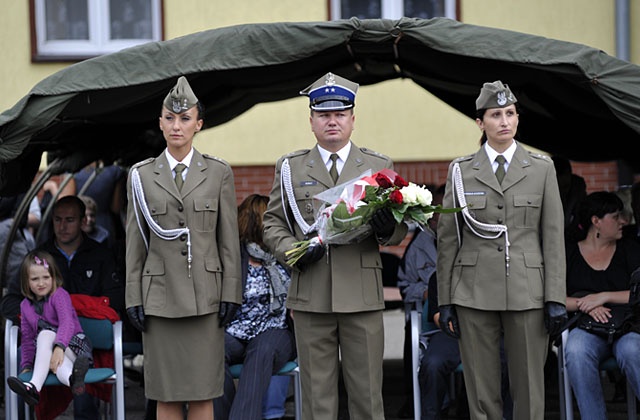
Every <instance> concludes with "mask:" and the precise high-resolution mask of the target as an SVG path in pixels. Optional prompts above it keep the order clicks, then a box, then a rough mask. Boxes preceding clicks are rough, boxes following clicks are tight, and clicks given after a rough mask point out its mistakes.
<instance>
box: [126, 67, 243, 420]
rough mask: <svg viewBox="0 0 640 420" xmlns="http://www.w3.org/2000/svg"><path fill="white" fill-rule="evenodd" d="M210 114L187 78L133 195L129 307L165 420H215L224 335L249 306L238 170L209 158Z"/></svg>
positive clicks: (170, 99) (137, 173) (130, 186)
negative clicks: (206, 130)
mask: <svg viewBox="0 0 640 420" xmlns="http://www.w3.org/2000/svg"><path fill="white" fill-rule="evenodd" d="M203 113H204V110H203V107H202V105H201V104H200V102H199V101H198V99H197V97H196V96H195V94H194V93H193V90H192V89H191V87H190V86H189V83H188V82H187V79H186V78H185V77H184V76H183V77H180V78H179V79H178V81H177V83H176V85H175V86H174V87H173V88H172V89H171V91H170V92H169V93H168V94H167V96H166V98H165V100H164V103H163V106H162V109H161V115H160V121H159V123H160V130H161V131H162V133H163V135H164V138H165V140H166V142H167V148H166V149H165V151H164V152H162V154H160V156H158V157H156V158H151V159H147V160H145V161H143V162H140V163H138V164H136V165H134V166H133V167H132V168H131V170H130V172H129V180H128V182H127V195H128V198H129V206H128V209H127V227H126V231H127V249H126V267H127V280H126V307H127V313H128V315H129V318H130V319H131V321H132V323H133V325H134V326H136V327H137V328H138V329H140V330H141V331H142V332H143V334H142V338H143V346H144V379H145V394H146V396H147V398H149V399H152V400H157V401H158V405H157V414H158V418H163V419H182V418H183V415H184V414H183V408H184V407H183V403H185V402H188V410H189V418H199V419H207V418H209V419H213V403H212V401H213V398H214V397H217V396H220V395H222V393H223V383H224V329H223V328H222V327H223V326H224V325H225V324H226V323H227V322H229V321H230V320H231V319H232V318H233V315H234V312H235V309H237V307H238V306H239V304H240V303H241V302H242V282H241V276H240V247H239V245H238V243H239V242H238V223H237V207H236V194H235V187H234V182H233V173H232V171H231V167H230V166H229V165H228V164H227V163H226V162H224V161H223V160H221V159H219V158H215V157H211V156H207V155H202V154H200V153H199V152H198V151H197V150H196V149H194V148H193V137H194V135H195V134H196V133H197V132H198V131H200V129H202V125H203Z"/></svg>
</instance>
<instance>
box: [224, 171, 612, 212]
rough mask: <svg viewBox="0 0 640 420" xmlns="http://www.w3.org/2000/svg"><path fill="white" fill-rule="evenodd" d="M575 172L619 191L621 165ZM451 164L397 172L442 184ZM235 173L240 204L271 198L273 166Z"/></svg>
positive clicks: (590, 184) (591, 183) (590, 185)
mask: <svg viewBox="0 0 640 420" xmlns="http://www.w3.org/2000/svg"><path fill="white" fill-rule="evenodd" d="M571 165H572V168H573V172H574V173H576V174H577V175H580V176H582V177H583V178H584V179H585V181H586V183H587V190H588V192H593V191H599V190H606V191H615V190H617V188H618V166H617V163H616V162H615V161H611V162H572V164H571ZM448 167H449V161H430V162H396V164H395V169H396V171H397V172H398V173H399V174H400V175H401V176H402V177H403V178H405V179H406V180H409V181H413V182H416V183H421V184H432V185H436V186H437V185H440V184H443V183H444V182H445V181H446V179H447V169H448ZM233 173H234V177H235V181H236V194H237V196H238V203H240V202H241V201H242V200H244V199H245V198H246V197H247V196H248V195H249V194H264V195H268V194H269V191H271V184H272V182H273V175H274V167H273V166H272V165H263V166H235V167H234V168H233Z"/></svg>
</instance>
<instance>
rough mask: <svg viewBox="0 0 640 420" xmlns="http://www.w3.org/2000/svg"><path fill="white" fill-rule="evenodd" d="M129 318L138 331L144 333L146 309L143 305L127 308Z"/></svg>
mask: <svg viewBox="0 0 640 420" xmlns="http://www.w3.org/2000/svg"><path fill="white" fill-rule="evenodd" d="M127 316H128V317H129V321H131V325H133V327H134V328H135V329H136V330H138V331H140V332H144V308H143V307H142V305H139V306H132V307H130V308H127Z"/></svg>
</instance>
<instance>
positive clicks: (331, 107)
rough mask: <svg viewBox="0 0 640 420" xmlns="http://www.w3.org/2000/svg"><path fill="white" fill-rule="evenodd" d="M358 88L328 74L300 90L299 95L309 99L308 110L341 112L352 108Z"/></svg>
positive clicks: (342, 78)
mask: <svg viewBox="0 0 640 420" xmlns="http://www.w3.org/2000/svg"><path fill="white" fill-rule="evenodd" d="M358 86H359V85H358V84H357V83H354V82H352V81H350V80H347V79H345V78H344V77H340V76H338V75H336V74H333V73H331V72H329V73H327V74H325V75H324V76H322V77H321V78H319V79H318V80H316V81H315V82H313V83H312V84H311V85H310V86H308V87H307V88H306V89H304V90H301V91H300V95H306V96H308V97H309V108H311V109H313V110H314V111H341V110H344V109H350V108H353V107H354V105H355V102H356V92H357V91H358Z"/></svg>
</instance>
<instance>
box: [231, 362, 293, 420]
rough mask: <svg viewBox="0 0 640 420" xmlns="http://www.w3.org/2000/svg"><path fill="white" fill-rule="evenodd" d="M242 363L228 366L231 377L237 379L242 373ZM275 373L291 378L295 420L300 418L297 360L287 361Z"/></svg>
mask: <svg viewBox="0 0 640 420" xmlns="http://www.w3.org/2000/svg"><path fill="white" fill-rule="evenodd" d="M242 366H243V365H242V363H238V364H236V365H231V366H229V370H230V371H231V376H232V377H233V379H238V378H239V377H240V374H241V373H242ZM276 375H282V376H291V377H292V378H293V398H294V404H295V413H296V420H302V387H301V385H300V368H299V367H298V362H297V361H295V360H292V361H290V362H287V363H286V364H285V365H284V366H283V367H282V369H280V370H279V371H278V373H276Z"/></svg>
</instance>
